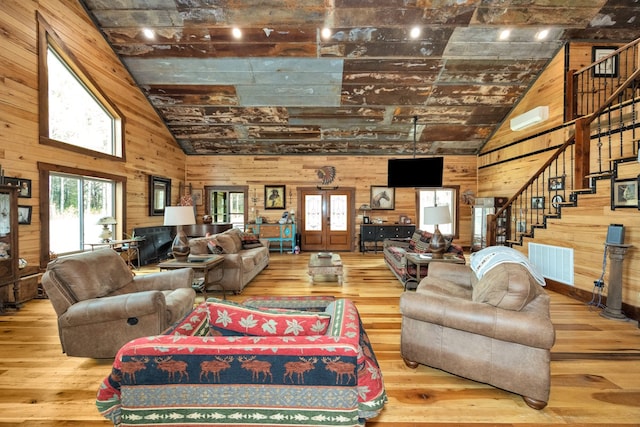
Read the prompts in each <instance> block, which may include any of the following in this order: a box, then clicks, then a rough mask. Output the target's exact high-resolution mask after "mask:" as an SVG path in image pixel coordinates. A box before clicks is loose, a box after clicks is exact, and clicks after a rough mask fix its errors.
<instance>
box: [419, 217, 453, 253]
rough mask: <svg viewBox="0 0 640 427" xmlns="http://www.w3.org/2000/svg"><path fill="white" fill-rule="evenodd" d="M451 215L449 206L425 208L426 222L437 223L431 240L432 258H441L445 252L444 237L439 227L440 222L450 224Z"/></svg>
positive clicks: (427, 223) (428, 223)
mask: <svg viewBox="0 0 640 427" xmlns="http://www.w3.org/2000/svg"><path fill="white" fill-rule="evenodd" d="M450 222H451V215H450V214H449V206H446V205H444V206H429V207H426V208H424V223H425V224H426V225H435V230H434V231H433V236H431V241H430V242H429V247H430V248H431V258H434V259H441V258H442V257H443V254H444V246H445V242H444V237H442V234H441V233H440V230H439V229H438V224H449V223H450Z"/></svg>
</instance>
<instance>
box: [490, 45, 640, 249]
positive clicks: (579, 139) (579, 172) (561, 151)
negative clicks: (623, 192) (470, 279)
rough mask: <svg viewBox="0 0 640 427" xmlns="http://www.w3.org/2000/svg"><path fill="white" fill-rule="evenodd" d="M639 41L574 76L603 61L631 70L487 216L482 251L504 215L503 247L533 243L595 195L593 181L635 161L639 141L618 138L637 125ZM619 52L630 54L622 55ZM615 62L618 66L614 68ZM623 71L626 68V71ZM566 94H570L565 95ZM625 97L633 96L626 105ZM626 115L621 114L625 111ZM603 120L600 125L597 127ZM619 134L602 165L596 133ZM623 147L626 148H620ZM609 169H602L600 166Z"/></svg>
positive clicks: (639, 75)
mask: <svg viewBox="0 0 640 427" xmlns="http://www.w3.org/2000/svg"><path fill="white" fill-rule="evenodd" d="M639 47H640V39H638V40H636V41H634V42H632V43H629V44H628V45H626V46H624V47H622V48H620V49H618V50H617V51H616V52H614V53H613V54H612V55H609V56H608V57H606V58H602V59H601V60H600V61H597V62H596V63H594V64H592V65H590V66H589V67H586V68H584V69H582V70H580V72H579V73H576V75H578V74H584V73H587V74H589V73H592V72H593V68H594V67H595V66H597V65H598V64H602V63H603V62H604V61H606V60H607V58H611V57H613V56H615V55H618V56H617V58H620V56H619V55H621V54H623V53H624V54H627V55H631V56H630V57H632V59H633V64H632V68H633V69H632V70H630V71H629V70H627V71H628V72H626V74H625V76H626V79H625V81H624V82H621V84H620V85H619V86H618V87H617V88H616V89H615V90H612V91H611V92H610V94H609V95H608V96H607V98H606V99H605V100H604V102H603V103H602V104H601V105H598V106H597V107H594V108H592V111H590V112H589V113H588V114H586V115H584V116H582V117H578V118H576V119H574V120H573V125H574V126H575V130H574V133H573V135H572V136H570V137H569V138H568V139H567V141H565V143H564V144H562V146H560V147H559V148H558V149H557V150H556V151H555V152H554V153H553V154H552V155H551V157H550V158H549V159H548V160H547V161H545V162H544V163H543V165H542V166H541V167H540V168H539V169H538V170H537V171H536V173H534V174H533V175H532V177H531V178H529V180H528V181H527V182H526V183H525V184H524V185H523V186H522V187H521V188H520V189H519V190H518V191H517V192H516V193H515V194H514V195H513V196H512V197H511V198H510V199H509V200H508V201H507V203H505V205H504V206H502V207H501V208H499V209H498V210H497V212H495V213H494V214H490V215H488V216H487V222H486V224H487V228H486V239H487V240H486V241H487V245H489V246H492V245H495V244H496V234H497V233H496V230H497V218H498V217H499V216H501V215H502V214H503V213H505V211H506V212H507V217H508V218H510V219H511V224H510V226H509V227H508V230H509V231H508V235H507V243H506V244H507V245H509V246H511V245H513V244H522V242H523V238H524V237H533V234H534V230H535V228H540V227H546V220H547V218H559V217H560V213H561V209H562V208H563V207H566V206H575V205H576V203H577V199H578V195H579V194H584V193H593V192H595V186H596V180H598V179H603V178H610V177H611V176H613V175H614V173H615V172H616V170H617V164H618V162H624V161H627V160H628V159H629V158H630V157H631V155H633V156H638V150H639V149H640V147H639V144H640V140H636V139H631V140H629V139H628V140H627V142H626V143H625V142H624V140H623V138H622V133H623V132H625V131H626V130H630V131H632V132H634V133H633V135H634V136H635V126H636V124H637V110H636V104H638V103H640V68H639V63H640V61H639V57H640V55H639V54H638V50H639ZM625 52H632V54H628V53H625ZM620 64H621V63H620V62H619V60H618V66H620ZM626 68H628V67H626ZM570 92H572V93H575V91H573V90H571V91H570ZM629 93H632V94H633V96H632V97H631V99H628V96H629ZM613 108H615V109H616V110H615V113H616V114H615V117H614V118H613V119H614V120H615V119H618V122H617V123H613V122H612V111H614V110H613ZM625 109H627V110H628V111H627V110H625ZM603 117H604V124H603V123H601V121H602V120H603ZM624 118H629V119H630V121H631V123H630V125H629V126H626V125H624V121H623V119H624ZM594 121H597V125H598V126H597V130H596V132H595V134H596V137H597V138H598V143H597V146H598V159H597V160H598V161H597V164H598V170H597V171H591V170H590V158H591V139H592V124H593V123H594ZM613 125H616V126H617V129H616V131H617V132H619V133H620V147H619V153H617V154H618V155H616V156H614V155H613V149H612V146H611V145H609V146H608V147H607V151H608V158H607V159H606V161H605V160H603V155H602V145H603V144H602V143H601V140H600V138H601V137H602V133H601V131H600V130H601V129H602V128H603V127H604V128H606V129H608V132H609V137H610V135H611V129H612V126H613ZM625 144H626V145H625ZM605 163H607V164H608V165H609V166H608V167H607V168H606V169H604V168H603V167H602V165H603V164H605Z"/></svg>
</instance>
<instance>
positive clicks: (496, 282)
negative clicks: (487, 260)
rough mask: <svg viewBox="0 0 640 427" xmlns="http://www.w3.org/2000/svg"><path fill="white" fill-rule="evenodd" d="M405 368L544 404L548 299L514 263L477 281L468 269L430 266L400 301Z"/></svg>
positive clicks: (551, 335)
mask: <svg viewBox="0 0 640 427" xmlns="http://www.w3.org/2000/svg"><path fill="white" fill-rule="evenodd" d="M400 311H401V313H402V333H401V353H402V357H403V359H404V360H405V363H406V364H407V366H409V367H411V368H415V367H417V366H418V364H423V365H427V366H431V367H434V368H438V369H442V370H444V371H447V372H450V373H452V374H455V375H458V376H461V377H465V378H468V379H471V380H474V381H479V382H483V383H487V384H491V385H493V386H495V387H498V388H502V389H504V390H507V391H511V392H513V393H517V394H520V395H522V397H523V399H524V401H525V402H526V403H527V405H529V406H530V407H532V408H534V409H542V408H544V407H545V406H546V405H547V401H548V399H549V388H550V367H549V362H550V350H551V347H552V346H553V344H554V342H555V330H554V327H553V324H552V323H551V319H550V316H549V296H548V295H547V294H546V292H545V291H544V289H543V288H542V287H541V286H540V284H539V283H538V282H536V281H535V279H534V278H533V277H532V275H531V274H530V273H529V270H528V269H527V268H526V267H525V266H523V265H521V264H517V263H503V264H500V265H497V266H495V267H493V268H492V269H491V270H489V271H488V272H486V273H485V274H484V275H483V276H482V278H481V279H480V280H478V279H477V278H476V276H475V274H474V273H473V271H472V270H471V268H470V267H468V266H464V265H456V264H447V263H434V264H432V265H431V266H430V267H429V275H428V276H427V277H426V278H424V279H423V280H421V282H420V284H419V285H418V288H417V289H416V291H415V292H405V293H403V294H402V296H401V298H400Z"/></svg>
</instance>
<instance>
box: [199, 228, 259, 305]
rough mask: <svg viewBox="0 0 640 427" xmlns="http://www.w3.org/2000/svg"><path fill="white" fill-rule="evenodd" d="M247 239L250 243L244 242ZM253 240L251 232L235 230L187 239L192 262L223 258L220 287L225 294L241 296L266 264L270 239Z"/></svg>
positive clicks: (253, 236)
mask: <svg viewBox="0 0 640 427" xmlns="http://www.w3.org/2000/svg"><path fill="white" fill-rule="evenodd" d="M247 236H249V237H251V236H252V237H251V239H252V240H247ZM253 239H256V236H255V235H253V234H252V233H244V232H242V231H240V230H239V229H237V228H232V229H229V230H226V231H224V232H222V233H218V234H213V235H211V236H207V237H197V238H194V239H189V248H190V251H191V252H190V255H189V257H190V258H191V259H194V258H196V257H207V256H210V255H211V254H212V253H214V251H212V250H211V246H215V247H217V248H218V251H216V252H217V253H219V254H221V255H222V256H223V257H224V262H223V263H222V268H223V271H224V273H223V275H222V279H220V282H219V284H220V285H221V286H222V287H223V288H224V290H225V291H231V292H233V293H234V294H240V293H241V292H242V290H243V289H244V287H245V286H247V284H249V282H250V281H251V280H253V278H254V277H256V276H257V275H258V274H259V273H260V272H261V271H262V270H264V269H265V268H267V266H268V265H269V240H268V239H259V240H253Z"/></svg>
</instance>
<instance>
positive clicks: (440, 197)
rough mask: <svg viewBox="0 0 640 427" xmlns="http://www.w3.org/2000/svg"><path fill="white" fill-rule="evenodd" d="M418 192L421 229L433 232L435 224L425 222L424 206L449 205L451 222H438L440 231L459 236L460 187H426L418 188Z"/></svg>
mask: <svg viewBox="0 0 640 427" xmlns="http://www.w3.org/2000/svg"><path fill="white" fill-rule="evenodd" d="M417 191H418V194H417V197H418V204H417V205H418V218H420V221H419V225H420V229H421V230H425V231H429V232H431V233H433V231H434V230H435V226H434V225H427V224H425V218H424V208H426V207H430V206H445V205H446V206H449V213H450V214H451V223H449V224H438V228H439V229H440V232H441V233H442V234H444V235H451V236H455V237H457V236H458V204H457V201H458V189H457V188H455V187H444V188H425V189H419V190H417Z"/></svg>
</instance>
